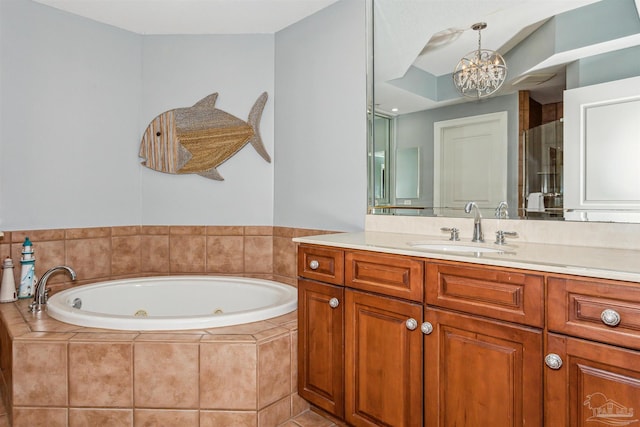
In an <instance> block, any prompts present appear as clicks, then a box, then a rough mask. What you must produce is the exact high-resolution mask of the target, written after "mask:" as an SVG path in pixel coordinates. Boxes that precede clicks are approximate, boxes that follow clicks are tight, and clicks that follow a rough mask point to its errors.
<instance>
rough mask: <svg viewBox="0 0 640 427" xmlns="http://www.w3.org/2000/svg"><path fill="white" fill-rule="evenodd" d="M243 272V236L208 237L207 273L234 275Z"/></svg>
mask: <svg viewBox="0 0 640 427" xmlns="http://www.w3.org/2000/svg"><path fill="white" fill-rule="evenodd" d="M243 271H244V238H243V237H242V236H207V272H209V273H223V274H232V273H242V272H243Z"/></svg>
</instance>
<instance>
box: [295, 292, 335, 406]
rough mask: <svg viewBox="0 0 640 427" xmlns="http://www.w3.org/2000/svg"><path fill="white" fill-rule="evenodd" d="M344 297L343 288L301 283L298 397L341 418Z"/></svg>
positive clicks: (299, 296) (299, 298) (299, 294)
mask: <svg viewBox="0 0 640 427" xmlns="http://www.w3.org/2000/svg"><path fill="white" fill-rule="evenodd" d="M343 295H344V289H343V288H341V287H338V286H332V285H327V284H323V283H317V282H311V281H308V280H302V279H300V280H298V394H300V396H302V397H303V398H305V399H307V400H308V401H309V402H311V403H313V404H314V405H316V406H318V407H320V408H322V409H324V410H325V411H327V412H330V413H332V414H334V415H336V416H338V417H340V418H342V417H343V416H344V329H343V320H344V301H343ZM336 304H337V305H336Z"/></svg>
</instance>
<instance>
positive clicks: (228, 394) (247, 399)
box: [200, 342, 257, 410]
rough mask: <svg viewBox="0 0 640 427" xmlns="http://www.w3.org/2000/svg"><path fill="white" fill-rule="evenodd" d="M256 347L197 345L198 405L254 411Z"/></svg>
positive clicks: (225, 343)
mask: <svg viewBox="0 0 640 427" xmlns="http://www.w3.org/2000/svg"><path fill="white" fill-rule="evenodd" d="M256 367H257V358H256V346H255V344H246V343H240V344H236V343H227V342H222V343H217V342H202V343H201V344H200V408H201V409H229V410H234V409H235V410H255V409H257V408H256V387H257V384H256Z"/></svg>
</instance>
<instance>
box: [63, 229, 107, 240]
mask: <svg viewBox="0 0 640 427" xmlns="http://www.w3.org/2000/svg"><path fill="white" fill-rule="evenodd" d="M99 237H111V227H94V228H68V229H66V230H65V233H64V238H65V239H67V240H72V239H89V238H92V239H96V238H99Z"/></svg>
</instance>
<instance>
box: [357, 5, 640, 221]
mask: <svg viewBox="0 0 640 427" xmlns="http://www.w3.org/2000/svg"><path fill="white" fill-rule="evenodd" d="M369 6H370V8H369V12H368V15H369V19H370V21H369V30H370V37H369V40H370V43H371V45H370V52H369V53H370V55H369V56H370V57H369V61H368V63H369V67H370V70H369V85H370V87H369V89H370V91H369V92H370V93H369V102H370V104H369V113H370V116H371V117H370V118H371V125H370V126H369V159H370V163H371V164H370V167H369V176H370V179H369V197H368V200H369V202H368V203H369V213H372V214H383V215H385V214H386V215H421V216H434V215H436V216H460V217H462V216H467V214H465V213H464V205H465V203H466V202H468V201H475V202H476V203H477V204H478V206H480V208H481V210H482V212H483V216H485V217H492V216H493V215H494V214H495V213H496V208H497V207H498V205H499V204H500V202H506V203H507V205H508V206H509V209H508V214H509V217H510V218H528V219H544V220H556V221H562V220H579V221H620V222H640V172H639V171H640V168H638V166H637V165H638V162H639V161H640V116H639V115H638V114H639V113H640V110H639V109H638V107H639V106H640V17H639V15H638V10H639V9H640V0H563V1H557V0H531V1H517V2H516V1H513V0H488V1H474V2H469V1H430V0H403V1H398V0H371V2H370V4H369ZM478 23H486V27H485V26H484V25H483V26H482V27H481V28H479V27H478V26H477V25H474V24H478ZM480 45H481V48H482V49H483V50H489V51H494V52H497V53H499V54H500V55H501V56H502V57H503V58H504V61H505V63H506V67H507V74H506V78H505V79H504V83H503V84H502V85H501V86H500V88H499V89H498V90H497V91H496V92H495V93H491V94H489V95H486V94H485V93H482V94H481V96H478V95H477V93H475V94H474V96H469V95H468V94H467V95H466V96H463V95H462V94H461V90H460V89H459V88H456V86H455V84H454V79H453V73H454V70H456V67H457V66H458V63H459V62H461V59H462V58H464V57H468V55H469V54H470V53H472V52H475V51H477V50H478V48H479V47H480ZM633 117H635V120H633V119H632V118H633ZM374 123H375V125H374ZM628 159H634V160H633V161H629V160H628ZM623 160H624V161H623Z"/></svg>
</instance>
